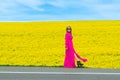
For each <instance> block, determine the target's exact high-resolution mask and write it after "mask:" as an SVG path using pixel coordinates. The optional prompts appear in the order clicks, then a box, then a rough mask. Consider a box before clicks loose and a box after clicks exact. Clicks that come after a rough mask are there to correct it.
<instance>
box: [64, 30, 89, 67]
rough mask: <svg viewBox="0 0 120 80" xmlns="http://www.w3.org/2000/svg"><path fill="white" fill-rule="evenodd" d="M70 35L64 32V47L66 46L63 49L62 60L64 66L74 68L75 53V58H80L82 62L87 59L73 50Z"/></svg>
mask: <svg viewBox="0 0 120 80" xmlns="http://www.w3.org/2000/svg"><path fill="white" fill-rule="evenodd" d="M72 39H73V37H72V35H71V33H68V32H67V33H66V34H65V48H68V49H67V50H65V60H64V68H75V67H76V65H75V56H74V54H76V56H77V58H79V59H80V60H82V61H83V62H87V59H85V58H82V57H80V56H79V55H78V54H77V53H76V52H75V50H74V47H73V42H72Z"/></svg>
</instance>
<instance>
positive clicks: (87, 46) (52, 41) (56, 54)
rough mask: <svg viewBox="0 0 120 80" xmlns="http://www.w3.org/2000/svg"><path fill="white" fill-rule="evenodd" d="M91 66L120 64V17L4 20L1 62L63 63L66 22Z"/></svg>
mask: <svg viewBox="0 0 120 80" xmlns="http://www.w3.org/2000/svg"><path fill="white" fill-rule="evenodd" d="M69 25H70V26H71V27H72V29H73V30H72V35H73V43H74V48H75V50H76V52H77V53H78V54H79V55H81V56H82V57H85V58H87V59H88V60H89V61H88V62H87V63H84V65H85V66H86V67H88V68H120V21H63V22H62V21H55V22H52V21H51V22H0V65H1V66H3V65H6V66H63V62H64V55H65V45H64V44H65V33H66V26H69Z"/></svg>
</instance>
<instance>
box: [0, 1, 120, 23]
mask: <svg viewBox="0 0 120 80" xmlns="http://www.w3.org/2000/svg"><path fill="white" fill-rule="evenodd" d="M51 20H52V21H56V20H120V0H0V21H51Z"/></svg>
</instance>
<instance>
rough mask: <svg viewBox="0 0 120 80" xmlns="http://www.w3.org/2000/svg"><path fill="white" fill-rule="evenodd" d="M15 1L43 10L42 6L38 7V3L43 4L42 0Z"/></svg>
mask: <svg viewBox="0 0 120 80" xmlns="http://www.w3.org/2000/svg"><path fill="white" fill-rule="evenodd" d="M16 1H17V2H19V3H21V4H24V5H26V6H28V7H30V8H32V9H34V10H38V11H44V9H43V8H41V7H39V6H40V5H42V4H44V3H43V0H16Z"/></svg>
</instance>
